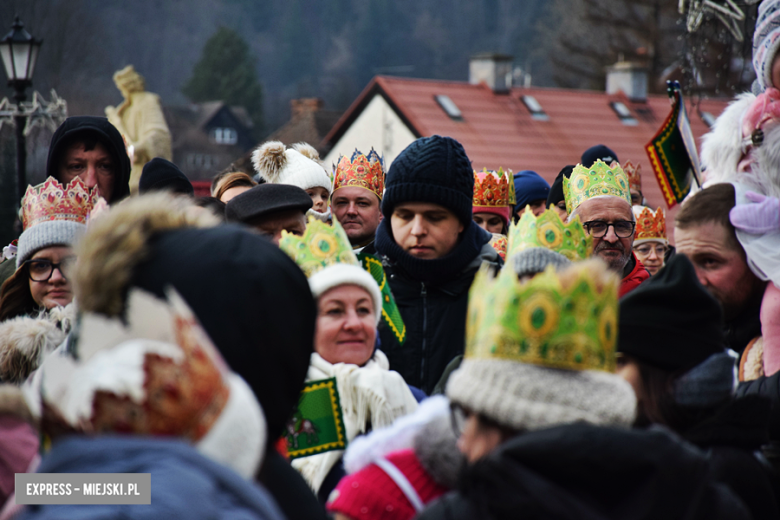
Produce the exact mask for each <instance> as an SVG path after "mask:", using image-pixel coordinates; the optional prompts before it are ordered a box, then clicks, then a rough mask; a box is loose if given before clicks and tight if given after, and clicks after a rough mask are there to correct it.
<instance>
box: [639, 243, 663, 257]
mask: <svg viewBox="0 0 780 520" xmlns="http://www.w3.org/2000/svg"><path fill="white" fill-rule="evenodd" d="M634 251H636V252H637V253H639V254H641V255H644V256H647V255H649V254H650V253H651V252H653V251H655V255H656V256H657V257H659V258H663V257H664V255H665V254H666V246H665V245H663V244H655V245H653V244H642V245H641V246H636V247H635V248H634Z"/></svg>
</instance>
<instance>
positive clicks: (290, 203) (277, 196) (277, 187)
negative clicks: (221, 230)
mask: <svg viewBox="0 0 780 520" xmlns="http://www.w3.org/2000/svg"><path fill="white" fill-rule="evenodd" d="M311 207H312V201H311V197H310V196H309V195H308V194H307V193H306V192H305V191H303V190H302V189H300V188H299V187H297V186H292V185H290V184H270V183H266V184H260V185H259V186H255V187H254V188H251V189H249V190H247V191H245V192H244V193H242V194H240V195H237V196H235V197H233V198H232V199H230V200H229V201H228V203H227V207H226V208H225V217H226V218H227V220H228V222H248V221H250V220H253V219H256V218H259V217H264V216H266V215H269V214H271V213H276V212H277V211H285V210H290V209H298V210H300V211H301V213H306V211H308V210H309V208H311Z"/></svg>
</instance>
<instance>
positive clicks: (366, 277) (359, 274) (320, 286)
mask: <svg viewBox="0 0 780 520" xmlns="http://www.w3.org/2000/svg"><path fill="white" fill-rule="evenodd" d="M339 285H357V286H358V287H362V288H363V289H365V290H366V291H367V292H368V294H369V295H371V301H372V303H373V304H374V315H375V316H376V321H377V324H379V319H380V318H381V317H382V293H381V292H380V291H379V286H378V285H377V284H376V280H374V277H373V276H371V274H370V273H369V272H368V271H366V270H365V269H363V268H362V267H360V266H359V265H353V264H346V263H344V264H341V263H339V264H334V265H330V266H328V267H326V268H324V269H322V270H321V271H317V272H316V273H314V274H312V275H311V276H310V277H309V288H310V289H311V293H312V295H313V296H314V298H315V299H317V298H319V297H320V296H322V295H323V294H325V293H326V292H328V291H329V290H330V289H333V288H334V287H338V286H339Z"/></svg>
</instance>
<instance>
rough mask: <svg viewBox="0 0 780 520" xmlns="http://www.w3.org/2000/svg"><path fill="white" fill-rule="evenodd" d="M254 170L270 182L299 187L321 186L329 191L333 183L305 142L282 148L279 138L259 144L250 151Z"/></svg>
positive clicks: (315, 154)
mask: <svg viewBox="0 0 780 520" xmlns="http://www.w3.org/2000/svg"><path fill="white" fill-rule="evenodd" d="M252 164H253V165H254V167H255V170H256V171H257V173H259V174H260V177H262V178H263V179H264V180H265V181H266V182H269V183H271V184H291V185H293V186H297V187H299V188H301V189H302V190H308V189H311V188H317V187H319V188H325V189H326V190H328V194H330V193H331V191H332V188H333V182H332V181H331V178H330V176H329V175H328V173H327V172H326V171H325V168H324V167H323V166H322V164H321V163H320V156H319V153H318V152H317V150H315V149H314V147H312V146H311V145H308V144H306V143H297V144H294V145H293V146H292V148H286V147H285V146H284V144H283V143H282V142H280V141H269V142H267V143H263V145H261V146H260V147H259V148H257V150H255V151H254V152H253V153H252Z"/></svg>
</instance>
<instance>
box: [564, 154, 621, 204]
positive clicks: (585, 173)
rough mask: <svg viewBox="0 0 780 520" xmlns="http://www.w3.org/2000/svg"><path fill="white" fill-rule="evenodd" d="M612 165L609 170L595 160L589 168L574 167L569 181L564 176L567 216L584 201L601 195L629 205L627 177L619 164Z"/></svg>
mask: <svg viewBox="0 0 780 520" xmlns="http://www.w3.org/2000/svg"><path fill="white" fill-rule="evenodd" d="M614 164H615V166H614V167H612V168H611V167H609V166H607V164H606V163H605V162H604V161H602V160H601V159H597V160H596V162H595V163H593V165H592V166H591V167H590V168H585V167H584V166H582V165H581V164H578V165H577V166H575V167H574V171H572V172H571V177H570V178H569V179H567V178H566V177H565V176H564V178H563V194H564V196H565V199H566V210H567V211H568V212H569V215H571V214H572V212H573V211H574V210H575V209H576V208H577V207H578V206H579V205H580V204H582V203H583V202H585V201H586V200H588V199H592V198H593V197H599V196H602V195H612V196H615V197H620V198H621V199H624V200H625V201H627V202H628V203H629V204H631V191H630V190H629V187H628V177H626V174H625V172H624V171H623V169H622V168H621V167H620V165H619V164H616V163H614Z"/></svg>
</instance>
